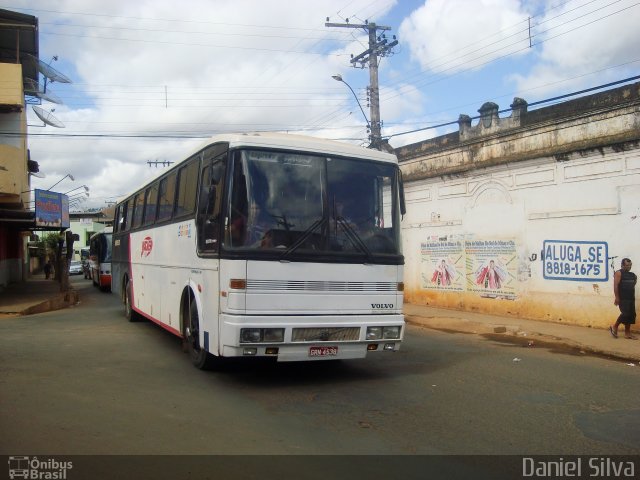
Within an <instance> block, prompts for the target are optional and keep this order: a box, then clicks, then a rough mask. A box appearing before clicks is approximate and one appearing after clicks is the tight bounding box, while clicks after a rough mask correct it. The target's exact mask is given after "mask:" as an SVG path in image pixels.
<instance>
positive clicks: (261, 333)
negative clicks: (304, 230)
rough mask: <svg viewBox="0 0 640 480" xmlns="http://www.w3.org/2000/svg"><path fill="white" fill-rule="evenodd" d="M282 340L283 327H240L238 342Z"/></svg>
mask: <svg viewBox="0 0 640 480" xmlns="http://www.w3.org/2000/svg"><path fill="white" fill-rule="evenodd" d="M263 342H264V343H275V342H284V328H241V329H240V343H263Z"/></svg>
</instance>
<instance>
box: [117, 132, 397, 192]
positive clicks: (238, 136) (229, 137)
mask: <svg viewBox="0 0 640 480" xmlns="http://www.w3.org/2000/svg"><path fill="white" fill-rule="evenodd" d="M218 142H228V143H229V148H239V147H256V148H260V147H264V148H276V149H283V150H302V151H307V152H318V153H323V154H326V155H340V156H347V157H357V158H365V159H369V160H376V161H379V162H389V163H394V164H396V165H397V164H398V159H397V157H396V156H395V155H393V154H391V153H386V152H381V151H379V150H374V149H372V148H364V147H361V146H359V145H354V144H351V143H343V142H338V141H336V140H327V139H324V138H318V137H310V136H307V135H295V134H288V133H275V132H255V133H223V134H219V135H213V136H212V137H209V139H207V140H206V141H205V142H204V143H202V144H201V145H199V146H198V147H197V148H196V149H195V150H192V151H190V152H189V154H188V155H185V156H184V157H183V158H181V159H180V160H179V161H178V162H176V165H174V166H173V167H172V169H173V168H179V165H180V164H181V163H182V162H183V161H185V160H187V159H188V158H191V156H192V155H194V154H195V153H197V152H200V151H202V150H203V149H204V148H206V147H207V145H211V144H213V143H218ZM165 173H166V172H160V173H159V174H158V176H157V177H155V178H151V179H148V180H146V181H145V182H144V183H143V184H141V185H140V188H143V187H144V186H146V185H148V184H150V183H153V182H154V181H155V180H156V179H157V178H159V177H161V176H162V175H164V174H165ZM138 190H139V188H138V189H135V190H133V191H132V192H130V193H128V194H126V195H123V196H122V197H120V198H118V200H117V203H120V202H122V201H124V200H126V199H127V198H129V197H130V196H131V194H132V193H135V192H137V191H138Z"/></svg>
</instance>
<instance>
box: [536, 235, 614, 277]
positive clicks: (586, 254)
mask: <svg viewBox="0 0 640 480" xmlns="http://www.w3.org/2000/svg"><path fill="white" fill-rule="evenodd" d="M542 252H543V256H542V265H543V275H544V278H545V279H547V280H568V281H572V282H606V281H607V280H609V270H608V269H607V257H608V255H609V247H608V245H607V242H583V241H576V240H545V241H544V244H543V251H542Z"/></svg>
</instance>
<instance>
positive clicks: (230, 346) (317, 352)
mask: <svg viewBox="0 0 640 480" xmlns="http://www.w3.org/2000/svg"><path fill="white" fill-rule="evenodd" d="M221 320H222V321H223V322H224V328H223V329H222V331H223V332H224V334H223V337H222V338H221V342H220V344H221V348H220V350H221V352H220V353H221V354H222V356H224V357H246V356H258V357H275V358H277V360H278V361H280V362H291V361H309V360H311V361H317V360H332V359H334V360H341V359H355V358H364V357H366V356H367V354H368V353H369V352H376V351H381V352H395V351H397V350H399V349H400V343H401V342H402V339H403V336H404V325H405V323H404V317H403V315H402V314H395V315H366V316H347V317H334V316H314V317H249V316H230V315H222V316H221ZM243 329H249V330H263V329H264V330H270V331H273V330H279V329H281V330H283V341H281V342H262V341H257V342H255V343H254V342H241V334H242V330H243ZM383 331H384V332H385V335H384V337H383V335H382V334H381V332H383ZM300 332H302V333H300ZM376 334H377V335H376ZM300 337H302V338H300Z"/></svg>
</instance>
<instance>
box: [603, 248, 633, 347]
mask: <svg viewBox="0 0 640 480" xmlns="http://www.w3.org/2000/svg"><path fill="white" fill-rule="evenodd" d="M621 267H622V268H620V270H618V271H617V272H616V273H615V274H614V276H613V293H614V295H615V297H616V299H615V301H614V302H613V303H614V305H617V306H618V307H619V308H620V316H619V317H618V320H616V323H615V324H614V325H613V326H610V327H609V332H611V335H613V337H614V338H618V327H619V326H620V324H621V323H622V324H624V338H628V339H632V338H633V337H632V336H631V325H632V324H634V323H636V295H635V293H636V282H637V281H638V277H636V274H635V273H631V260H629V259H628V258H623V259H622V264H621Z"/></svg>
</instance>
